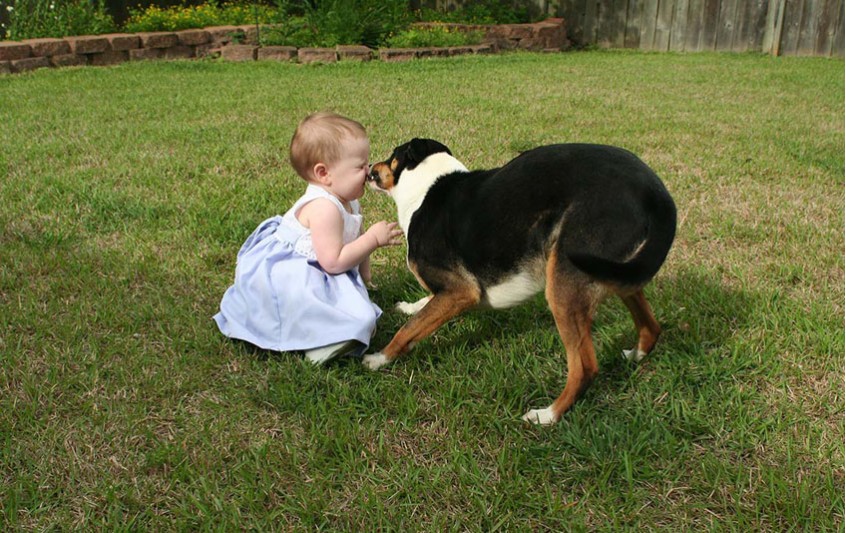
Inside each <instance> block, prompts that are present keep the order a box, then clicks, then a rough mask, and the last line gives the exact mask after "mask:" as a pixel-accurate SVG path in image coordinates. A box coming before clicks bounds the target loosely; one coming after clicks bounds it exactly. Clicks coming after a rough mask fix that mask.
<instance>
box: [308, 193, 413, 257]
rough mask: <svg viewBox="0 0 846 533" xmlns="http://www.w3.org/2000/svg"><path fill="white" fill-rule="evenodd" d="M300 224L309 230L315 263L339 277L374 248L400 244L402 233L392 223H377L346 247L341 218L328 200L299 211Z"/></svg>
mask: <svg viewBox="0 0 846 533" xmlns="http://www.w3.org/2000/svg"><path fill="white" fill-rule="evenodd" d="M298 218H299V219H300V221H301V222H302V223H303V225H305V226H306V227H308V228H309V229H310V230H311V242H312V246H313V247H314V253H315V254H316V255H317V262H318V263H320V266H321V267H323V270H325V271H326V272H327V273H329V274H340V273H342V272H346V271H347V270H349V269H351V268H353V267H355V266H358V265H359V264H361V262H362V261H364V260H365V259H367V257H369V256H370V254H371V253H373V251H374V250H375V249H376V248H379V247H380V246H390V245H396V244H400V243H401V242H402V241H401V240H400V236H401V235H402V231H400V230H398V229H397V227H396V226H397V224H396V222H391V223H388V222H385V221H381V222H377V223H376V224H373V225H372V226H370V228H369V229H368V230H367V231H366V232H364V234H362V235H361V237H359V238H357V239H356V240H354V241H352V242H351V243H349V244H346V245H345V244H344V219H343V218H342V217H341V213H339V212H338V208H337V207H336V206H335V205H334V204H333V203H332V202H330V201H329V200H324V199H317V200H313V201H311V202H309V203H308V204H306V205H305V207H303V208H302V210H301V211H300V214H299V216H298Z"/></svg>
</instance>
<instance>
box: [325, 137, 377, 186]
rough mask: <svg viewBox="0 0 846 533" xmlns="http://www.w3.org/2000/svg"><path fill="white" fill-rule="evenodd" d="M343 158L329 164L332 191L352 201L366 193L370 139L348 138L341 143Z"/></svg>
mask: <svg viewBox="0 0 846 533" xmlns="http://www.w3.org/2000/svg"><path fill="white" fill-rule="evenodd" d="M341 153H342V154H343V155H342V156H341V159H339V160H338V161H335V162H334V163H332V164H330V165H327V168H328V170H329V177H330V178H331V183H332V185H331V189H332V192H333V193H334V194H335V195H336V196H338V197H339V198H341V199H343V200H345V201H347V202H351V201H353V200H358V199H359V198H361V197H362V195H363V194H364V182H365V180H366V179H367V174H368V173H369V172H370V141H369V140H368V139H366V138H364V139H346V140H344V141H342V144H341Z"/></svg>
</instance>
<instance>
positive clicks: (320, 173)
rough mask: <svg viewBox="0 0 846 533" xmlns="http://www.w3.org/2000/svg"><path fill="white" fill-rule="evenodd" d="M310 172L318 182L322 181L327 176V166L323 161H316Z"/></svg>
mask: <svg viewBox="0 0 846 533" xmlns="http://www.w3.org/2000/svg"><path fill="white" fill-rule="evenodd" d="M311 173H312V174H313V175H314V179H315V180H317V181H319V182H320V183H323V184H324V185H326V183H324V181H326V180H327V179H328V178H329V167H327V166H326V164H325V163H317V164H316V165H314V167H312V169H311Z"/></svg>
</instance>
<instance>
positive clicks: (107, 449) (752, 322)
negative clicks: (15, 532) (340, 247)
mask: <svg viewBox="0 0 846 533" xmlns="http://www.w3.org/2000/svg"><path fill="white" fill-rule="evenodd" d="M327 108H328V109H333V110H336V111H338V112H340V113H343V114H346V115H349V116H351V117H354V118H356V119H358V120H360V121H361V122H362V123H364V124H365V125H366V126H367V127H368V129H369V132H370V134H371V140H372V160H373V161H378V160H381V159H383V158H384V157H385V156H387V155H388V154H389V153H390V150H391V149H392V148H393V146H395V145H396V144H399V143H401V142H404V141H406V140H408V139H409V138H411V137H413V136H426V137H432V138H436V139H439V140H441V141H442V142H444V143H446V144H447V145H448V146H450V147H451V148H452V150H453V152H454V153H455V155H456V156H457V157H458V158H459V159H461V160H462V161H464V162H465V164H467V165H468V166H469V167H471V168H474V167H476V168H478V167H489V166H495V165H499V164H502V163H504V162H505V161H507V160H508V159H510V158H512V157H513V156H515V155H516V154H517V153H518V152H519V151H520V150H525V149H527V148H530V147H533V146H536V145H540V144H545V143H552V142H597V143H608V144H615V145H620V146H623V147H625V148H628V149H630V150H632V151H633V152H635V153H637V154H638V155H640V156H641V157H642V159H643V160H644V161H646V162H647V163H648V164H649V165H650V166H652V167H653V168H654V169H655V170H656V171H657V172H658V174H659V175H660V176H661V177H662V178H663V180H664V182H665V183H666V185H667V187H668V189H669V190H670V191H671V193H672V194H673V195H674V197H675V199H676V202H677V205H678V208H679V231H678V237H677V240H676V243H675V245H674V248H673V250H672V251H671V252H670V256H669V258H668V262H667V264H666V265H665V266H664V268H663V270H662V271H661V272H660V273H659V275H658V276H657V278H656V279H655V281H654V282H653V284H652V285H650V286H649V288H648V289H647V296H648V297H649V299H650V301H651V303H652V306H653V309H654V310H655V314H656V316H657V318H658V320H659V322H660V323H661V324H662V325H663V327H664V334H663V336H662V338H661V340H660V342H659V344H658V346H657V348H656V350H655V352H653V354H652V355H651V356H650V357H649V358H648V359H647V360H645V361H644V362H643V363H642V364H640V365H634V364H630V363H627V362H625V361H624V360H623V359H622V357H621V356H620V352H621V350H622V349H624V348H630V347H631V346H632V345H633V344H634V342H635V332H634V327H633V324H632V322H631V319H630V318H629V316H628V312H627V311H626V310H625V308H624V306H623V305H622V303H621V302H619V301H617V300H609V301H608V302H607V303H606V304H605V305H604V306H603V307H602V308H601V309H600V312H599V314H598V315H597V318H596V322H595V326H594V339H595V344H596V350H597V355H598V358H599V363H600V376H599V377H598V379H597V380H596V381H595V382H594V384H593V386H592V388H590V389H589V390H588V391H587V393H586V394H585V395H584V397H583V399H582V401H581V402H579V403H577V404H576V406H575V407H574V408H573V409H572V410H571V411H570V412H569V413H567V414H566V415H565V416H564V418H563V419H562V421H561V422H560V423H559V424H558V425H556V426H554V427H551V428H538V427H533V426H529V425H527V424H524V423H523V422H521V421H520V416H521V415H522V414H523V413H524V412H525V410H526V409H528V408H536V407H545V406H546V405H548V404H549V403H550V401H551V400H552V399H553V398H554V397H555V396H557V395H558V394H559V393H560V391H561V389H562V388H563V386H564V382H565V369H564V367H565V364H564V361H565V358H564V356H563V354H562V350H563V349H562V346H561V343H560V340H559V339H558V336H557V334H556V332H555V327H554V324H553V321H552V317H551V315H550V313H549V312H548V310H547V309H546V306H545V303H544V301H543V298H542V297H538V298H537V299H535V300H533V301H531V302H530V303H528V304H526V305H524V306H522V307H519V308H515V309H513V310H510V311H505V312H499V313H493V312H486V311H481V312H477V313H474V314H469V315H465V316H462V317H459V318H457V319H455V320H453V321H452V322H450V323H449V324H448V325H446V326H445V327H443V328H442V329H440V330H439V331H438V332H436V334H435V335H434V336H433V337H432V338H430V339H429V340H427V341H424V342H423V343H421V344H420V345H419V346H418V347H417V348H416V349H415V350H414V352H413V353H412V354H411V355H409V356H408V357H407V358H405V359H402V360H400V361H399V362H397V363H396V364H394V365H393V366H391V367H389V368H388V369H387V370H385V371H380V372H370V371H368V370H366V369H364V368H363V367H362V366H361V365H360V364H358V363H357V362H355V361H352V360H347V361H341V362H338V363H336V364H332V365H330V366H329V367H327V368H313V367H311V366H310V365H309V364H307V363H305V362H303V360H302V359H301V358H300V357H298V356H296V355H294V354H269V353H263V352H258V351H256V350H253V349H250V347H248V346H247V345H245V344H242V343H236V342H232V341H229V340H227V339H225V338H224V337H222V336H221V335H220V334H219V333H218V331H217V329H216V327H215V326H214V323H213V322H212V320H211V315H212V314H214V313H215V312H216V309H217V305H218V303H219V300H220V297H221V295H222V294H223V291H224V290H225V289H226V287H227V286H228V284H229V283H230V281H231V279H232V276H233V272H234V262H235V254H236V252H237V251H238V248H239V246H240V245H241V243H242V242H243V240H244V239H245V238H246V237H247V235H248V234H249V233H250V232H251V231H252V230H253V229H254V227H255V226H256V224H258V223H259V222H260V221H261V220H263V219H264V218H266V217H268V216H271V215H274V214H277V213H282V212H284V211H285V209H286V207H287V206H288V205H290V204H291V203H292V202H293V201H294V200H295V199H296V198H297V197H299V195H300V194H301V193H302V190H303V183H301V181H299V178H296V177H295V175H294V173H293V171H292V170H291V168H290V166H289V165H288V164H287V162H286V159H287V155H286V154H287V145H288V142H289V140H290V137H291V134H292V132H293V129H294V127H295V126H296V124H297V122H298V121H299V120H300V119H301V118H302V117H304V116H305V115H306V114H307V113H309V112H312V111H315V110H320V109H327ZM363 205H364V209H365V214H366V215H367V216H368V217H369V219H370V220H371V221H374V220H377V219H379V218H385V217H394V216H395V215H394V213H393V204H392V201H391V200H390V199H389V198H388V197H383V196H378V195H375V194H372V193H368V195H367V196H365V198H364V199H363ZM0 207H1V208H0V498H2V500H0V508H2V511H1V512H0V529H4V530H8V529H24V530H29V529H37V530H43V529H59V530H65V529H76V528H78V529H82V530H89V529H105V530H113V529H127V530H136V529H145V530H162V529H165V530H173V529H176V530H184V529H190V530H194V529H201V530H205V529H220V530H233V529H253V528H255V529H271V530H276V529H278V530H299V529H305V528H314V527H320V528H324V529H327V530H351V531H374V530H377V529H381V530H402V531H413V530H428V531H443V530H471V531H493V530H505V531H514V530H540V531H561V530H571V529H573V530H583V529H590V530H607V531H617V530H619V529H624V528H632V529H634V528H643V527H645V528H662V529H664V528H666V529H668V530H679V529H697V530H698V529H729V530H738V531H753V530H761V529H765V530H774V531H781V530H785V529H800V530H833V531H842V530H843V526H844V519H843V498H844V444H843V443H844V396H843V389H844V387H843V385H844V382H843V367H844V319H843V317H844V292H843V289H844V264H843V261H844V219H843V215H844V64H843V61H838V60H830V59H819V58H771V57H767V56H759V55H746V54H740V55H715V54H696V55H678V54H646V53H628V52H625V53H624V52H602V51H598V52H584V53H567V54H555V55H536V54H513V55H502V56H489V57H460V58H454V59H435V60H426V61H418V62H411V63H401V64H387V63H379V62H373V63H368V64H352V63H340V64H335V65H325V66H298V65H290V64H281V63H252V64H226V63H220V62H213V61H197V62H171V63H131V64H124V65H120V66H117V67H111V68H83V69H61V70H39V71H36V72H34V73H30V74H25V75H18V76H0ZM373 271H374V280H375V282H376V283H377V284H378V285H379V289H378V290H377V291H375V292H374V293H373V295H372V296H373V298H374V300H375V301H376V302H377V303H378V304H379V305H381V306H382V307H383V309H385V310H386V313H385V316H384V317H383V319H382V321H381V323H380V328H379V331H378V333H377V335H376V338H375V345H376V346H377V347H381V346H382V345H383V344H385V343H387V341H388V340H389V339H390V337H391V334H392V333H393V332H394V331H396V329H397V328H398V327H399V326H400V325H401V324H402V323H403V321H404V317H403V316H401V315H400V314H399V313H397V312H395V311H392V310H390V309H391V306H392V304H393V303H394V302H395V301H398V300H411V299H416V298H419V297H421V296H422V295H423V293H422V292H421V290H420V289H419V288H418V287H417V285H416V282H415V281H414V278H413V277H412V275H411V274H409V273H408V272H407V270H406V269H405V266H404V248H402V247H398V248H392V249H383V250H380V251H377V252H376V254H375V255H374V257H373Z"/></svg>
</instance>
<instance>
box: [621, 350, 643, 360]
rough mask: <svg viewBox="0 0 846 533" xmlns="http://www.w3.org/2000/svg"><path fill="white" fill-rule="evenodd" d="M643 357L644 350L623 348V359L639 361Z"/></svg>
mask: <svg viewBox="0 0 846 533" xmlns="http://www.w3.org/2000/svg"><path fill="white" fill-rule="evenodd" d="M644 357H646V352H644V351H643V350H641V349H640V348H635V349H634V350H623V359H625V360H626V361H628V362H630V363H640V362H641V361H643V358H644Z"/></svg>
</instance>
